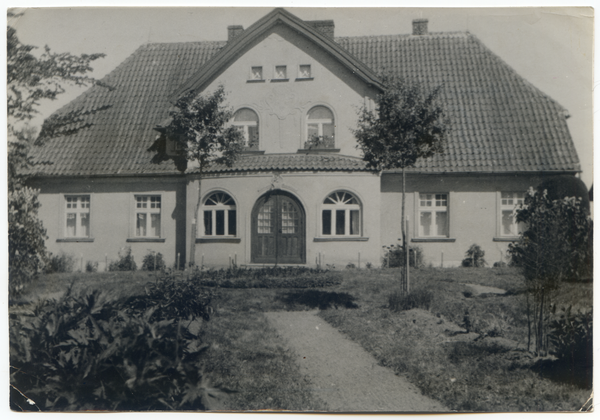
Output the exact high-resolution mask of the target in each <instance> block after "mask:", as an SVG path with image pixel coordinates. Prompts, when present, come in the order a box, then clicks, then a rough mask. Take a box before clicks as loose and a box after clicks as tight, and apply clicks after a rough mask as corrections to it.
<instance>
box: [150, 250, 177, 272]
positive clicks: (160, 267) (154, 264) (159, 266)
mask: <svg viewBox="0 0 600 420" xmlns="http://www.w3.org/2000/svg"><path fill="white" fill-rule="evenodd" d="M175 264H177V263H175ZM166 267H167V266H166V264H165V261H164V260H163V255H162V254H161V253H160V252H156V253H154V252H148V253H147V254H146V255H144V260H143V261H142V270H144V271H164V270H165V268H166Z"/></svg>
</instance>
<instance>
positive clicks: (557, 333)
mask: <svg viewBox="0 0 600 420" xmlns="http://www.w3.org/2000/svg"><path fill="white" fill-rule="evenodd" d="M592 324H593V316H592V312H591V311H589V312H580V313H576V314H573V313H572V312H571V307H570V306H569V307H568V308H567V309H566V310H565V311H564V313H563V314H562V315H560V317H559V319H557V320H554V321H552V322H551V323H550V333H549V334H548V337H549V339H550V342H551V343H552V346H553V350H552V351H551V354H552V355H553V356H556V358H557V359H558V360H557V363H558V364H559V365H560V366H562V367H563V368H566V369H563V370H568V371H569V374H570V375H572V378H573V379H575V382H579V383H583V385H584V386H586V387H587V386H590V385H591V382H592V381H591V380H592V366H593V365H592V358H593V346H592V336H593V325H592Z"/></svg>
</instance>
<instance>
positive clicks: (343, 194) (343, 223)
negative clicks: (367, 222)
mask: <svg viewBox="0 0 600 420" xmlns="http://www.w3.org/2000/svg"><path fill="white" fill-rule="evenodd" d="M360 220H361V217H360V202H359V201H358V199H357V198H356V197H355V196H354V195H353V194H351V193H349V192H347V191H336V192H334V193H332V194H329V195H328V196H327V198H325V201H323V212H322V218H321V222H322V223H321V226H322V228H321V233H322V234H323V235H337V236H350V235H360V224H361V223H360Z"/></svg>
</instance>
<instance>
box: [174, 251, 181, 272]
mask: <svg viewBox="0 0 600 420" xmlns="http://www.w3.org/2000/svg"><path fill="white" fill-rule="evenodd" d="M179 255H180V253H179V252H178V253H177V268H175V270H179Z"/></svg>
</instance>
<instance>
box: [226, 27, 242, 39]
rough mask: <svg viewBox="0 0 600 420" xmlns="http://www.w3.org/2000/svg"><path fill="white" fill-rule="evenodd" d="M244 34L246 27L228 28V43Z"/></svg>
mask: <svg viewBox="0 0 600 420" xmlns="http://www.w3.org/2000/svg"><path fill="white" fill-rule="evenodd" d="M242 32H244V27H243V26H242V25H230V26H228V27H227V42H229V41H231V40H232V39H234V38H236V37H238V36H240V35H241V34H242Z"/></svg>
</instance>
